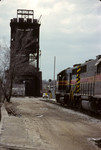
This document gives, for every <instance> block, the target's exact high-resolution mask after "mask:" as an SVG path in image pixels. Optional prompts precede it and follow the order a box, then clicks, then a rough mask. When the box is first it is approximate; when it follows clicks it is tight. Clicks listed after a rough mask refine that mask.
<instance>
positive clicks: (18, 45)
mask: <svg viewBox="0 0 101 150" xmlns="http://www.w3.org/2000/svg"><path fill="white" fill-rule="evenodd" d="M10 27H11V64H13V58H14V56H16V58H18V56H20V59H18V60H17V61H18V62H19V64H20V65H21V67H19V68H20V69H19V71H18V75H17V77H16V80H15V83H17V84H18V83H20V84H22V83H25V95H26V96H40V95H41V89H42V75H41V74H42V73H41V72H40V71H39V56H40V50H39V30H40V23H39V21H38V20H37V19H34V11H33V10H24V9H23V10H22V9H18V10H17V18H13V19H11V22H10ZM20 60H23V61H21V62H20ZM23 68H24V69H23Z"/></svg>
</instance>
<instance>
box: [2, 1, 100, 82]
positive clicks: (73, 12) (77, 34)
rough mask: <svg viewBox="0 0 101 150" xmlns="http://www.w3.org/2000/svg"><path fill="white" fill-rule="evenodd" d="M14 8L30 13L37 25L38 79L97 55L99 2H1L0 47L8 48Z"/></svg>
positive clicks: (46, 77)
mask: <svg viewBox="0 0 101 150" xmlns="http://www.w3.org/2000/svg"><path fill="white" fill-rule="evenodd" d="M17 9H29V10H30V9H31V10H34V18H35V19H39V18H40V15H42V17H41V19H40V22H41V26H40V50H41V58H40V71H42V79H43V80H49V79H54V56H55V57H56V66H55V78H56V77H57V74H58V73H59V72H60V71H62V70H64V69H66V68H68V67H72V66H73V65H74V64H76V63H84V62H85V61H86V60H88V59H95V58H96V56H97V55H101V1H99V0H23V1H21V0H1V1H0V44H1V43H2V42H4V41H5V42H6V44H7V45H8V46H10V44H9V43H10V25H9V24H10V19H12V18H16V16H17Z"/></svg>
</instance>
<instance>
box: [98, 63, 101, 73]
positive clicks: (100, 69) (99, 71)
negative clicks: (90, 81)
mask: <svg viewBox="0 0 101 150" xmlns="http://www.w3.org/2000/svg"><path fill="white" fill-rule="evenodd" d="M100 73H101V62H100V63H99V64H98V65H97V74H100Z"/></svg>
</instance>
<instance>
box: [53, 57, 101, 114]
mask: <svg viewBox="0 0 101 150" xmlns="http://www.w3.org/2000/svg"><path fill="white" fill-rule="evenodd" d="M57 89H58V90H57V92H56V100H57V102H58V103H61V104H63V105H64V104H66V105H68V106H70V107H74V108H83V109H85V110H90V111H92V112H97V113H100V112H101V55H98V56H96V59H90V60H88V61H85V63H83V64H75V65H74V66H73V67H72V68H67V69H65V70H63V71H61V72H60V73H59V74H58V75H57Z"/></svg>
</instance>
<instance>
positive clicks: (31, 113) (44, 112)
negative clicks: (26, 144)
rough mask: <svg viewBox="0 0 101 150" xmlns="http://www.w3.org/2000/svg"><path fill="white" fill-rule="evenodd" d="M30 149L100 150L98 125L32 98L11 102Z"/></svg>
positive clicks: (79, 115)
mask: <svg viewBox="0 0 101 150" xmlns="http://www.w3.org/2000/svg"><path fill="white" fill-rule="evenodd" d="M13 102H14V103H15V104H16V105H17V108H18V109H19V111H20V113H21V115H22V116H21V117H22V119H23V122H24V124H25V127H26V130H27V132H28V137H29V139H30V141H31V143H33V146H34V147H36V148H39V149H43V150H100V148H98V147H97V146H95V144H94V141H93V139H92V138H95V139H96V138H100V137H101V122H100V121H99V120H96V119H93V118H91V117H89V116H86V115H83V114H80V113H75V112H74V111H71V110H68V109H65V108H62V107H60V106H56V105H54V104H50V103H45V102H43V101H39V100H38V99H35V98H30V99H29V98H25V99H21V100H19V99H18V100H17V99H16V100H14V99H13Z"/></svg>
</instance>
